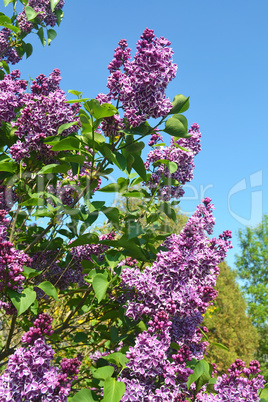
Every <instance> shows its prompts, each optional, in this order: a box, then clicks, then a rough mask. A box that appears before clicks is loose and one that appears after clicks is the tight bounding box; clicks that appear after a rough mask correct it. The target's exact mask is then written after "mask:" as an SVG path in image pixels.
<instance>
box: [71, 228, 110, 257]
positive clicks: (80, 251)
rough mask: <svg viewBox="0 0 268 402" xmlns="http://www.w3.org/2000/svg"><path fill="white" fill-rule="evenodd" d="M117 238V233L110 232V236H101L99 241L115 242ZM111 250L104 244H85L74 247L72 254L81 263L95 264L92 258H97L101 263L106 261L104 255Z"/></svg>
mask: <svg viewBox="0 0 268 402" xmlns="http://www.w3.org/2000/svg"><path fill="white" fill-rule="evenodd" d="M114 238H115V232H110V233H108V234H103V235H100V236H99V241H102V240H113V239H114ZM108 249H109V246H106V245H104V244H101V243H98V244H85V245H83V246H77V247H73V248H72V250H71V254H72V256H73V259H74V260H75V261H77V262H79V263H81V261H83V260H88V261H91V262H93V260H92V258H91V256H93V255H94V256H96V257H97V258H98V260H99V261H102V260H103V259H104V253H105V251H106V250H108Z"/></svg>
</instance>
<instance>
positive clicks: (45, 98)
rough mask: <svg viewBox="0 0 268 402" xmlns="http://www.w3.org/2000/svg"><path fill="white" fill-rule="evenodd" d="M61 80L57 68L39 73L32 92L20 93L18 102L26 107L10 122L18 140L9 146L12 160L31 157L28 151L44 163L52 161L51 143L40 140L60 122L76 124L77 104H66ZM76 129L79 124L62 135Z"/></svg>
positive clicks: (56, 130)
mask: <svg viewBox="0 0 268 402" xmlns="http://www.w3.org/2000/svg"><path fill="white" fill-rule="evenodd" d="M60 79H61V77H60V71H59V69H54V70H53V72H52V73H51V74H50V75H49V77H48V78H46V77H45V76H44V75H43V74H42V75H40V76H38V77H37V78H36V80H35V81H33V84H32V86H31V93H25V94H24V95H23V96H22V99H21V101H22V102H23V104H24V105H25V106H24V108H23V109H22V110H21V113H20V117H19V118H18V119H17V121H16V122H14V123H13V126H15V127H16V131H15V134H16V135H17V137H18V138H19V139H18V141H17V142H16V143H15V144H14V145H12V146H11V148H10V153H11V156H12V158H13V159H14V160H15V161H17V162H19V161H21V160H22V159H24V160H25V159H27V158H30V156H31V154H34V155H35V156H36V157H37V159H41V160H42V161H43V162H44V163H49V161H51V160H52V161H53V157H54V156H55V153H54V152H52V151H51V150H50V149H51V145H46V144H44V143H43V139H45V138H46V137H49V136H53V135H57V133H58V128H59V127H60V126H61V125H62V124H65V123H71V122H77V123H78V117H77V108H78V106H75V105H72V106H69V105H68V104H66V103H65V101H66V97H65V94H64V92H63V91H62V90H61V89H60V88H59V82H60ZM78 128H79V127H78V125H74V126H72V127H70V128H69V129H66V130H64V131H63V132H62V133H61V136H66V135H68V134H69V133H71V132H73V131H78Z"/></svg>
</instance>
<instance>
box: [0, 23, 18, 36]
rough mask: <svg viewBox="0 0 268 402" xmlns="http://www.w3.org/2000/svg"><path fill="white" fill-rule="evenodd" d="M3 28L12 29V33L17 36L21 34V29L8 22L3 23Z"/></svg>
mask: <svg viewBox="0 0 268 402" xmlns="http://www.w3.org/2000/svg"><path fill="white" fill-rule="evenodd" d="M1 25H2V26H3V27H5V28H8V29H10V30H11V31H13V32H15V33H16V34H20V29H19V28H18V27H15V26H14V25H11V24H8V23H7V22H4V21H3V22H2V24H1Z"/></svg>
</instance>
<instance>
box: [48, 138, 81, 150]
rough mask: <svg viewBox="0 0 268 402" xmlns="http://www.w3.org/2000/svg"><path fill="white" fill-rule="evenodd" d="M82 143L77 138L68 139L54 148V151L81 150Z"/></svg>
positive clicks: (59, 142)
mask: <svg viewBox="0 0 268 402" xmlns="http://www.w3.org/2000/svg"><path fill="white" fill-rule="evenodd" d="M79 146H80V142H79V141H78V139H77V138H75V137H67V138H64V139H62V140H61V141H58V142H57V143H56V144H55V145H53V146H52V151H68V150H70V151H71V150H76V151H79V150H80V147H79Z"/></svg>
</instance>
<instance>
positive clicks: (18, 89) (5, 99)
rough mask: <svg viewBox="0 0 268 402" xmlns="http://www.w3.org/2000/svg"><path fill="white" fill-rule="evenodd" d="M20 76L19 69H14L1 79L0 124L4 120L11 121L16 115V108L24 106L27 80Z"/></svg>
mask: <svg viewBox="0 0 268 402" xmlns="http://www.w3.org/2000/svg"><path fill="white" fill-rule="evenodd" d="M19 78H20V72H19V70H14V71H12V72H11V73H10V74H7V75H5V77H4V79H3V80H1V81H0V124H2V121H4V122H6V123H9V122H11V121H12V120H13V119H14V117H15V110H16V109H18V108H20V107H21V106H23V96H24V94H25V90H26V88H27V81H25V80H20V79H19Z"/></svg>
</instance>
